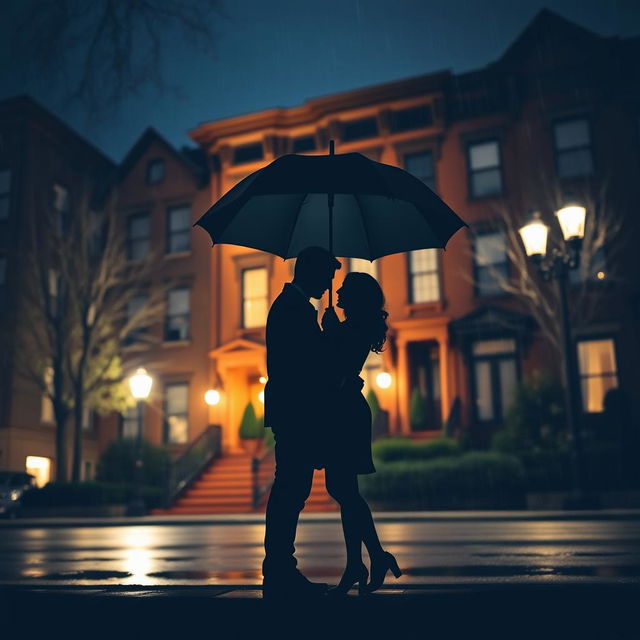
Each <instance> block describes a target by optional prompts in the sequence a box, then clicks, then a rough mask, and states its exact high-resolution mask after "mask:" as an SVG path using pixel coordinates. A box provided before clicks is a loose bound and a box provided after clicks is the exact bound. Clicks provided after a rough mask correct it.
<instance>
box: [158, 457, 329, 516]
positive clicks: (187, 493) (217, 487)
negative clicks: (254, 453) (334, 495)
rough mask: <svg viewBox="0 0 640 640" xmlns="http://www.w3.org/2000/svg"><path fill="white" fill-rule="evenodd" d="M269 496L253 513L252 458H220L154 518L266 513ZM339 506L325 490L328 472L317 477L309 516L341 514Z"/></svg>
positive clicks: (306, 507)
mask: <svg viewBox="0 0 640 640" xmlns="http://www.w3.org/2000/svg"><path fill="white" fill-rule="evenodd" d="M268 497H269V495H268V494H267V495H266V496H265V497H264V499H263V501H262V503H261V504H260V505H259V506H258V508H257V509H255V510H253V509H252V499H251V498H252V484H251V456H249V455H248V454H246V453H236V454H227V455H225V456H223V457H221V458H217V459H215V460H213V461H212V462H211V464H210V465H209V466H208V467H207V468H206V469H205V470H204V471H203V472H202V473H201V474H200V476H199V477H197V478H196V479H195V480H194V481H193V482H192V483H191V485H190V486H188V487H187V488H186V489H185V490H184V491H183V492H182V494H181V495H180V497H179V498H178V499H177V500H176V501H175V503H174V504H173V505H172V506H171V507H170V508H169V509H153V510H152V511H151V514H152V515H205V514H225V513H251V512H255V513H264V511H265V509H266V504H267V499H268ZM337 509H338V506H337V504H336V503H335V502H334V501H333V500H332V499H331V498H330V497H329V495H328V494H327V492H326V489H325V486H324V470H320V471H317V470H316V472H315V473H314V477H313V486H312V489H311V494H310V496H309V499H308V500H307V502H306V504H305V508H304V512H305V513H310V512H327V511H337Z"/></svg>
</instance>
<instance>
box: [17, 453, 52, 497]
mask: <svg viewBox="0 0 640 640" xmlns="http://www.w3.org/2000/svg"><path fill="white" fill-rule="evenodd" d="M24 466H25V469H26V471H27V473H30V474H31V475H32V476H34V477H35V479H36V486H37V487H38V488H39V489H41V488H42V487H44V486H45V485H46V484H47V483H48V482H49V481H50V480H51V458H43V457H42V456H27V457H26V459H25V465H24Z"/></svg>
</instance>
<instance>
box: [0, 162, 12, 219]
mask: <svg viewBox="0 0 640 640" xmlns="http://www.w3.org/2000/svg"><path fill="white" fill-rule="evenodd" d="M10 202H11V169H0V220H4V219H6V218H8V217H9V203H10Z"/></svg>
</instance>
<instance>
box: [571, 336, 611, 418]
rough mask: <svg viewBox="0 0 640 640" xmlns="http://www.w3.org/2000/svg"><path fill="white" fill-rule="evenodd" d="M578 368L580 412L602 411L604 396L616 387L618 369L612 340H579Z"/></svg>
mask: <svg viewBox="0 0 640 640" xmlns="http://www.w3.org/2000/svg"><path fill="white" fill-rule="evenodd" d="M578 367H579V370H580V388H581V391H582V410H583V411H584V412H588V413H595V412H600V411H604V396H605V394H606V393H607V391H609V389H614V388H615V387H617V386H618V368H617V366H616V356H615V349H614V343H613V339H612V338H603V339H600V340H580V341H579V342H578Z"/></svg>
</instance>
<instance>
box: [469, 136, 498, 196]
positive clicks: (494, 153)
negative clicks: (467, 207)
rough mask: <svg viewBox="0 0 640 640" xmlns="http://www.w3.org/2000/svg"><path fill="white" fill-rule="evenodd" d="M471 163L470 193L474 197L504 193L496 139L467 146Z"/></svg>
mask: <svg viewBox="0 0 640 640" xmlns="http://www.w3.org/2000/svg"><path fill="white" fill-rule="evenodd" d="M467 158H468V163H469V180H470V182H469V195H470V196H471V197H474V198H481V197H483V196H492V195H499V194H501V193H502V175H501V173H500V149H499V147H498V142H497V141H496V140H490V141H487V142H479V143H474V144H470V145H469V146H468V147H467Z"/></svg>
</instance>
